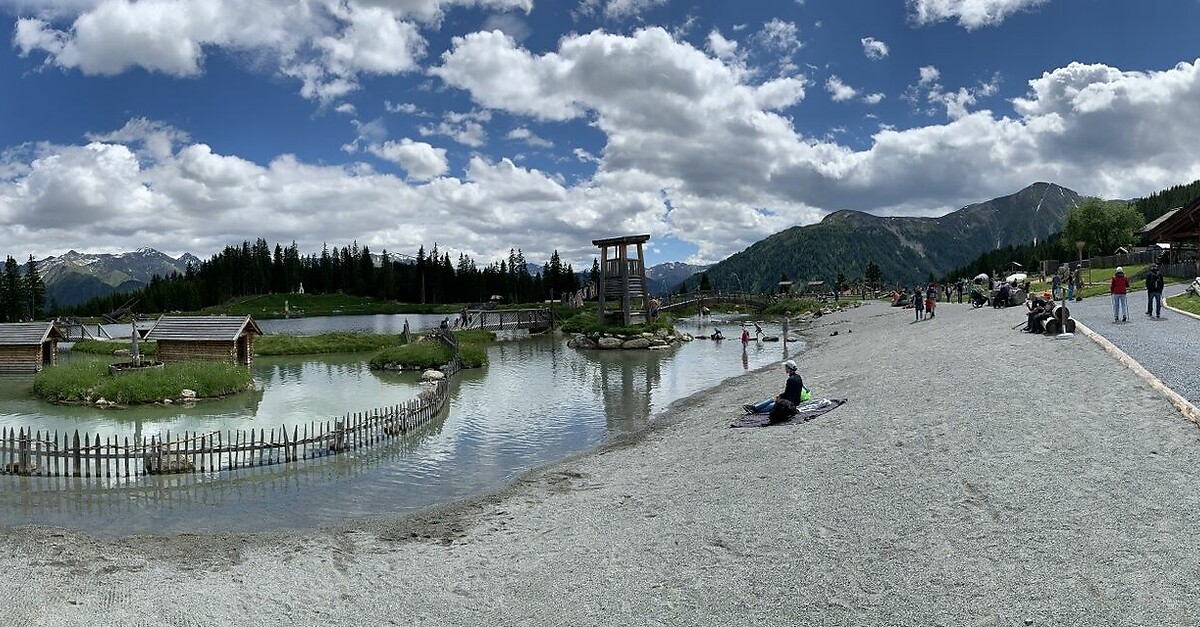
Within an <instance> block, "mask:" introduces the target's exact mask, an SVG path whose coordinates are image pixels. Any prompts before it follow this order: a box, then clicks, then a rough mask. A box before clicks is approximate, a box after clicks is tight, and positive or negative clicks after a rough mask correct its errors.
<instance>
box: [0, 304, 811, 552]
mask: <svg viewBox="0 0 1200 627" xmlns="http://www.w3.org/2000/svg"><path fill="white" fill-rule="evenodd" d="M406 318H407V319H408V320H409V322H410V325H411V327H412V328H413V329H421V328H429V327H432V326H434V325H436V324H437V323H438V322H440V320H441V318H442V317H441V316H346V317H331V318H302V319H298V320H268V321H262V322H261V325H262V326H263V329H264V331H265V332H267V333H297V334H309V333H319V332H324V331H332V330H355V331H370V332H396V331H398V330H399V329H401V328H403V324H404V320H405V319H406ZM714 325H716V326H718V327H722V328H723V331H724V332H725V334H726V335H727V336H729V338H730V339H726V340H724V341H722V342H714V341H711V340H697V341H694V342H691V343H686V344H683V345H682V346H679V347H678V348H674V349H670V350H666V351H593V352H582V351H577V350H574V349H571V348H568V347H567V345H566V338H565V337H562V336H554V335H552V334H546V335H544V336H540V337H529V336H527V335H524V334H513V335H511V336H502V337H501V341H498V342H496V343H495V344H493V345H492V346H491V347H490V348H489V349H488V359H489V362H490V364H489V365H488V366H487V367H485V368H482V369H476V370H464V371H463V372H462V373H461V374H460V375H459V376H457V377H455V379H454V381H453V383H452V385H451V388H450V389H451V395H450V401H449V403H448V408H447V410H446V411H445V412H444V415H443V416H441V417H439V418H438V419H437V420H435V421H433V423H431V424H430V425H428V426H427V427H426V428H424V429H422V430H420V431H418V432H416V433H414V434H412V435H411V436H410V437H408V438H406V439H404V440H403V441H402V442H397V443H392V444H386V445H383V446H380V447H377V448H373V449H369V450H365V451H357V452H352V453H348V454H344V455H340V456H335V457H331V458H326V459H325V460H320V461H317V462H309V463H306V464H294V465H288V466H275V467H269V468H265V469H263V470H261V471H259V470H239V471H233V472H230V471H224V472H217V473H209V474H191V475H176V476H150V477H143V478H140V479H135V480H131V481H129V482H126V481H125V480H124V479H122V480H121V482H119V483H115V480H114V484H113V485H98V480H95V479H93V480H79V479H51V478H38V477H13V476H0V525H4V526H14V525H21V524H43V525H54V526H63V527H71V528H78V529H82V530H85V531H89V532H91V533H96V534H99V535H125V534H153V533H179V532H216V531H265V530H272V529H281V528H314V527H319V526H325V525H332V524H338V523H342V522H346V521H347V520H350V519H356V518H365V517H372V516H383V515H395V514H401V513H406V512H412V511H415V510H417V509H421V508H424V507H428V506H431V505H437V504H444V503H448V502H452V501H455V500H458V499H462V498H465V497H470V496H473V495H477V494H481V493H484V492H486V491H489V490H492V489H495V488H497V487H500V486H503V485H505V484H506V483H508V482H510V481H511V480H512V479H513V478H515V477H516V476H517V475H518V474H520V473H521V472H523V471H525V470H528V469H530V468H533V467H536V466H539V465H542V464H545V463H548V462H552V461H555V460H558V459H562V458H564V457H566V456H569V455H572V454H575V453H579V452H582V451H586V450H589V449H591V448H593V447H595V446H597V445H598V444H600V443H601V442H603V441H604V440H605V439H607V438H608V437H610V436H612V435H615V434H619V433H622V432H630V431H636V430H639V429H642V428H644V427H645V426H646V425H647V424H648V422H649V421H650V420H653V419H654V415H655V414H656V413H658V412H660V411H662V410H663V409H665V408H666V407H667V406H668V405H670V404H671V403H672V402H674V401H676V400H678V399H681V398H684V397H687V396H689V395H691V394H693V393H696V392H699V391H701V390H704V389H708V388H711V387H713V386H716V385H720V383H721V382H722V381H724V380H726V379H728V378H730V377H733V376H736V375H738V374H741V373H744V372H746V371H749V370H752V369H757V368H759V367H762V366H766V365H768V364H771V363H778V362H779V361H780V360H781V359H784V358H785V357H784V355H785V352H784V351H785V347H784V345H783V344H782V343H780V342H755V341H751V342H750V343H749V345H748V346H746V347H744V348H743V345H742V343H741V342H740V341H738V340H737V339H736V338H737V335H738V334H740V332H741V329H740V327H739V323H738V322H734V321H728V320H720V319H717V320H698V319H689V320H684V321H681V322H680V323H679V325H678V326H679V328H680V330H682V331H686V332H689V333H692V334H694V335H698V336H700V335H704V336H707V335H708V334H709V333H711V331H712V327H713V326H714ZM762 326H763V328H764V330H765V331H767V333H769V334H776V333H778V326H776V325H770V324H768V323H763V325H762ZM114 334H115V333H114ZM126 335H128V331H126ZM801 349H802V344H798V343H790V344H788V346H787V350H789V351H790V353H791V355H792V356H795V354H796V352H797V351H798V350H801ZM369 357H370V355H369V354H365V353H364V354H345V355H327V356H310V357H259V358H256V359H255V362H254V366H253V372H254V378H255V383H256V390H255V391H253V392H248V393H245V394H240V395H237V396H234V397H230V398H227V399H223V400H216V401H205V402H201V403H198V404H196V405H195V406H194V407H183V406H180V405H173V406H168V407H161V406H153V407H138V408H130V409H125V410H101V409H96V408H92V407H77V406H59V405H53V404H49V403H44V402H41V401H37V400H34V399H33V397H32V394H31V392H30V388H31V386H32V377H31V376H24V377H21V376H5V377H0V426H7V427H17V428H20V427H26V428H35V429H40V430H42V431H46V430H50V431H54V430H58V431H60V432H71V431H74V430H76V429H78V430H81V431H85V430H86V431H90V432H92V433H101V434H110V433H111V434H115V435H119V436H125V435H128V436H130V437H131V438H132V437H134V436H142V435H146V436H150V435H159V436H161V435H163V434H165V433H166V432H167V431H170V432H172V433H179V432H181V431H185V430H186V431H192V432H207V431H215V430H227V429H244V428H249V427H255V428H267V429H269V428H271V427H273V426H279V425H289V426H290V425H295V424H304V423H306V422H309V421H325V420H330V419H333V418H336V417H339V416H342V415H344V414H345V413H347V412H356V411H366V410H369V409H372V408H375V407H385V406H389V405H392V404H396V403H401V402H404V401H405V400H408V399H410V398H412V397H414V396H415V395H416V394H417V391H418V385H419V384H418V377H417V375H416V374H413V373H383V372H375V371H372V370H370V369H369V368H368V367H367V363H366V362H367V360H368V359H369ZM64 358H65V359H86V358H95V357H94V356H85V355H70V354H69V352H68V353H64ZM748 400H749V399H748Z"/></svg>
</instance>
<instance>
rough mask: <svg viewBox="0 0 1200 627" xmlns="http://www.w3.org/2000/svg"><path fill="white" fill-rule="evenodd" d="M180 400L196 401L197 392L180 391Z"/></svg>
mask: <svg viewBox="0 0 1200 627" xmlns="http://www.w3.org/2000/svg"><path fill="white" fill-rule="evenodd" d="M179 398H182V399H184V400H189V401H194V400H196V390H189V389H186V388H184V389H183V390H180V392H179Z"/></svg>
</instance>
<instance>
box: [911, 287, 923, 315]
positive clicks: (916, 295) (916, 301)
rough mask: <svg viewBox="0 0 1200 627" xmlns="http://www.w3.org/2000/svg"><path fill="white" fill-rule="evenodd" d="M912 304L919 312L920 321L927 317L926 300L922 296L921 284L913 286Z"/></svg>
mask: <svg viewBox="0 0 1200 627" xmlns="http://www.w3.org/2000/svg"><path fill="white" fill-rule="evenodd" d="M912 305H913V309H915V310H916V312H917V320H916V321H917V322H920V321H921V318H924V317H925V301H924V300H923V299H922V298H921V287H920V286H919V285H914V286H913V295H912Z"/></svg>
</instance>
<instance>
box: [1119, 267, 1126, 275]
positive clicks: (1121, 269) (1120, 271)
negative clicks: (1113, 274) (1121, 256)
mask: <svg viewBox="0 0 1200 627" xmlns="http://www.w3.org/2000/svg"><path fill="white" fill-rule="evenodd" d="M1117 274H1125V268H1122V267H1121V266H1117Z"/></svg>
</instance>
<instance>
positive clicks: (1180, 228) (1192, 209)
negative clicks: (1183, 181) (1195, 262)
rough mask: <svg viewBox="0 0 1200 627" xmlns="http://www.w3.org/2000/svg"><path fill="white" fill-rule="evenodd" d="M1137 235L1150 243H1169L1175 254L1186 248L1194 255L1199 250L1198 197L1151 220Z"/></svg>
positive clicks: (1199, 206)
mask: <svg viewBox="0 0 1200 627" xmlns="http://www.w3.org/2000/svg"><path fill="white" fill-rule="evenodd" d="M1138 235H1140V236H1141V238H1142V241H1143V242H1147V243H1150V244H1170V245H1171V249H1172V250H1173V254H1174V255H1176V256H1178V255H1179V253H1180V251H1181V250H1187V249H1190V252H1191V254H1192V255H1195V254H1196V252H1197V251H1198V250H1200V198H1195V199H1193V200H1192V201H1191V202H1189V203H1188V204H1186V205H1184V206H1182V207H1177V208H1175V209H1172V210H1170V211H1168V212H1166V213H1164V214H1162V215H1161V216H1159V217H1158V218H1156V219H1154V220H1151V221H1150V222H1149V223H1147V224H1146V226H1144V227H1142V230H1141V231H1138ZM1176 261H1177V262H1178V261H1179V260H1178V259H1177V260H1176Z"/></svg>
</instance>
